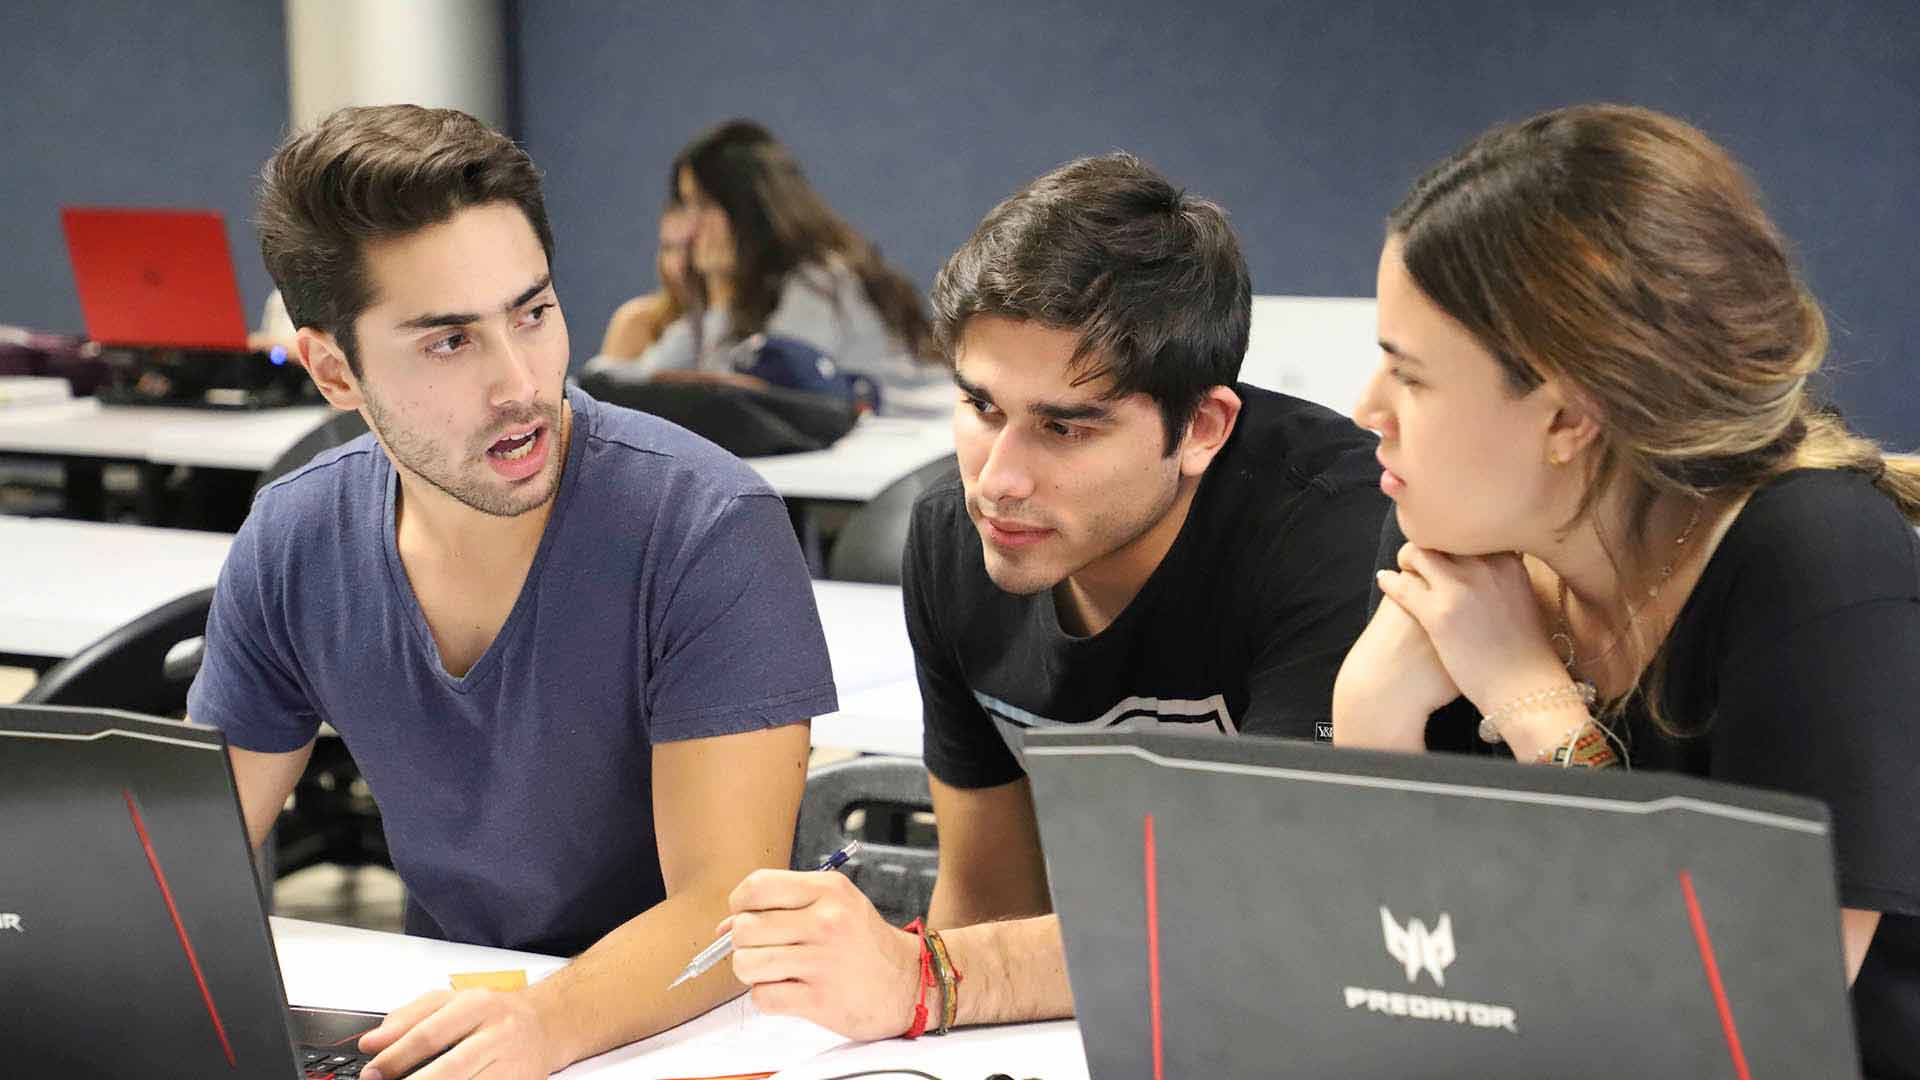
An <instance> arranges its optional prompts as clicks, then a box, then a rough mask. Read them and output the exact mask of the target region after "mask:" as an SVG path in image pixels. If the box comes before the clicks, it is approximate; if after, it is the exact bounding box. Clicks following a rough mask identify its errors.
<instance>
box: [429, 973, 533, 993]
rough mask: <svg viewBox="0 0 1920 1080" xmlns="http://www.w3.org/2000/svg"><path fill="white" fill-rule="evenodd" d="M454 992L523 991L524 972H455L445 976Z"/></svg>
mask: <svg viewBox="0 0 1920 1080" xmlns="http://www.w3.org/2000/svg"><path fill="white" fill-rule="evenodd" d="M447 981H448V982H449V983H452V984H453V988H454V989H455V990H524V989H525V988H526V985H527V973H526V972H524V971H456V972H454V973H453V974H451V975H449V976H447Z"/></svg>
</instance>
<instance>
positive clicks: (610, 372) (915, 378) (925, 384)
mask: <svg viewBox="0 0 1920 1080" xmlns="http://www.w3.org/2000/svg"><path fill="white" fill-rule="evenodd" d="M694 318H695V316H693V315H685V316H682V317H681V318H679V319H676V320H675V321H674V322H673V323H672V324H671V325H669V326H668V327H667V328H666V330H665V331H663V332H662V333H661V335H660V339H659V340H658V341H656V342H654V343H653V345H652V346H650V347H649V348H648V349H647V351H646V352H643V353H641V354H640V355H639V356H638V357H636V358H634V359H631V360H628V359H623V358H620V357H612V356H606V355H600V356H596V357H594V358H593V359H592V360H589V361H588V362H587V365H586V367H585V368H584V369H583V371H584V373H587V374H599V375H603V376H604V377H607V378H611V379H613V380H614V381H616V382H645V381H647V380H648V379H651V378H653V377H654V376H655V375H657V374H659V373H660V372H662V371H674V370H681V371H712V372H723V371H731V370H733V368H732V359H733V356H732V350H733V348H734V347H735V346H736V345H737V344H738V342H737V341H736V340H734V335H732V334H731V332H730V330H731V327H730V323H731V320H730V318H729V316H728V314H727V312H725V311H723V310H709V311H707V312H705V313H704V314H702V315H701V316H699V318H700V326H699V332H698V333H697V334H696V333H695V328H694ZM761 332H762V333H764V334H766V335H767V336H768V337H787V338H795V339H798V340H800V341H804V342H806V343H807V344H809V345H812V346H813V347H814V348H816V349H819V350H820V351H821V352H823V353H825V354H827V356H828V357H830V358H831V359H832V360H833V362H834V363H835V364H837V365H839V367H840V369H841V370H843V371H846V372H849V373H852V374H857V375H865V376H867V377H868V378H871V379H872V380H874V381H875V382H877V383H879V384H880V408H879V410H878V413H879V415H881V416H944V415H946V414H947V413H949V412H951V411H952V409H953V402H954V400H955V398H954V391H953V380H952V379H951V378H950V377H949V376H948V374H947V369H946V368H945V367H944V366H943V365H940V364H933V363H927V362H924V361H921V360H918V359H916V358H915V357H914V356H913V355H912V354H911V353H910V352H908V351H907V349H906V346H905V345H904V344H903V343H902V342H901V341H900V339H899V338H898V337H897V336H896V335H895V334H894V333H893V331H892V329H891V328H890V327H888V326H887V324H886V321H885V320H884V319H882V318H881V317H880V312H879V311H877V310H876V309H875V308H874V306H873V302H872V301H871V300H869V299H868V298H867V293H866V289H865V287H864V286H862V285H861V283H860V279H859V278H857V277H855V276H854V274H853V272H852V271H850V270H848V269H847V268H846V267H845V266H844V265H842V264H840V263H838V262H833V263H825V264H822V263H810V264H808V265H806V266H803V267H801V268H799V269H798V270H795V271H794V272H793V273H792V274H790V275H788V277H787V281H786V284H785V285H784V286H783V287H782V288H781V290H780V302H779V304H778V305H776V306H775V307H774V309H773V313H772V314H770V315H768V316H767V325H766V327H765V328H764V329H763V330H762V331H761Z"/></svg>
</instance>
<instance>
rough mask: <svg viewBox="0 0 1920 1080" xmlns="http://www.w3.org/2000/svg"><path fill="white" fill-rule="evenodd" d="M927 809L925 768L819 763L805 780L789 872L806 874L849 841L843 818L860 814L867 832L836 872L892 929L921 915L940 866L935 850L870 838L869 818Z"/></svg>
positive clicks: (881, 762) (887, 762) (902, 763)
mask: <svg viewBox="0 0 1920 1080" xmlns="http://www.w3.org/2000/svg"><path fill="white" fill-rule="evenodd" d="M932 810H933V796H932V794H931V793H930V792H929V791H928V789H927V770H926V767H925V766H924V765H922V764H920V763H919V762H918V761H914V760H912V759H909V758H897V757H860V758H854V759H852V760H850V761H841V762H836V763H834V764H832V765H823V766H821V767H820V768H817V769H815V770H813V771H812V772H811V773H809V774H808V775H807V793H806V796H805V797H804V798H803V799H801V801H800V823H799V827H798V828H797V829H796V830H795V835H794V841H793V867H794V869H796V870H811V869H813V868H814V867H816V866H819V865H820V862H821V860H823V859H825V858H826V857H827V856H828V855H830V854H832V853H833V852H835V851H837V850H839V849H840V848H841V847H842V846H844V845H845V844H846V842H847V841H848V840H852V839H855V838H856V837H855V834H854V832H853V831H852V830H850V829H849V828H848V827H847V818H848V817H849V816H850V815H852V814H853V813H854V812H855V811H863V812H864V816H865V818H866V822H867V826H866V828H864V829H862V830H861V832H862V833H863V834H864V835H861V836H859V837H858V839H859V840H860V852H859V854H857V855H855V856H854V857H853V858H852V859H849V860H848V861H847V864H846V866H845V867H843V868H842V870H843V872H844V873H845V874H846V875H847V876H848V877H849V878H851V879H852V880H853V883H854V884H855V885H857V886H859V887H860V891H861V892H863V893H865V894H866V895H867V899H869V900H872V901H873V906H874V907H875V908H877V909H878V910H879V911H880V914H881V915H883V916H885V917H886V918H887V920H888V921H889V922H892V923H893V924H894V925H896V926H898V925H900V924H902V923H905V922H906V921H908V920H909V919H912V918H914V917H915V916H918V915H925V914H926V913H927V904H928V902H929V901H931V900H932V899H933V879H934V875H935V874H936V873H937V872H938V871H939V868H940V851H939V849H938V848H937V847H933V846H928V847H921V846H914V845H909V844H907V843H904V842H890V841H889V840H880V839H875V838H874V836H873V832H874V825H875V822H876V821H877V820H882V819H884V820H888V821H892V820H896V819H897V818H898V817H899V816H901V815H906V814H912V813H915V812H926V813H931V812H932Z"/></svg>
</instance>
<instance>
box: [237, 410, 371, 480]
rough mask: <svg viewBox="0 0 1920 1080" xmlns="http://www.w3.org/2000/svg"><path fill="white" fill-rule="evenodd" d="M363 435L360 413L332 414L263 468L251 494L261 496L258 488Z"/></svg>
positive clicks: (364, 422) (365, 430)
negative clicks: (319, 454) (322, 452)
mask: <svg viewBox="0 0 1920 1080" xmlns="http://www.w3.org/2000/svg"><path fill="white" fill-rule="evenodd" d="M366 433H367V422H366V421H365V420H362V419H360V414H359V413H357V412H337V413H334V414H333V415H332V416H329V417H327V419H326V420H325V421H324V422H323V423H322V424H321V425H320V426H319V427H317V428H314V429H313V430H312V431H309V432H307V433H306V434H305V435H302V436H301V437H300V441H299V442H297V443H294V444H293V445H292V446H289V447H287V449H286V451H285V452H284V453H282V454H281V455H280V456H279V457H278V458H275V459H274V462H273V464H271V465H269V466H267V467H266V468H265V469H263V470H262V471H261V473H260V479H258V480H256V481H254V484H253V493H254V494H255V495H258V494H260V489H261V488H263V487H266V486H267V485H268V484H271V483H273V482H274V481H275V480H278V479H280V478H281V477H283V476H285V475H287V474H288V473H290V472H292V471H293V470H295V469H297V468H299V467H300V466H302V465H305V464H306V463H307V462H309V461H312V460H313V458H314V455H316V454H318V453H319V452H320V451H322V450H331V449H333V448H334V447H336V446H344V445H345V444H347V443H350V442H352V441H353V440H355V439H357V438H359V437H360V436H362V435H365V434H366Z"/></svg>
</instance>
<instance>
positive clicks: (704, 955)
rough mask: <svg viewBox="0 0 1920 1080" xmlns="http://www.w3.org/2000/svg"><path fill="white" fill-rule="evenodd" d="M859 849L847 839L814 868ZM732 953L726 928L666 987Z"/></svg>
mask: <svg viewBox="0 0 1920 1080" xmlns="http://www.w3.org/2000/svg"><path fill="white" fill-rule="evenodd" d="M859 850H860V841H858V840H849V841H847V846H846V847H843V848H841V849H840V850H839V851H836V852H834V853H833V854H831V855H829V856H827V857H826V858H825V859H824V860H822V861H821V863H820V865H819V866H818V867H816V868H815V869H816V870H837V869H839V868H840V867H842V866H845V865H846V862H847V860H848V859H851V858H853V856H854V854H855V853H856V852H858V851H859ZM732 955H733V931H732V930H728V931H727V932H726V933H724V934H721V935H720V937H719V938H718V939H716V940H715V941H714V943H713V944H711V945H709V946H707V947H706V948H704V949H701V950H700V952H699V954H698V955H696V956H695V957H694V958H693V959H692V960H689V961H687V966H686V967H685V968H684V969H682V970H681V972H680V977H679V978H677V979H675V980H673V981H672V982H670V983H668V984H667V989H669V990H671V989H673V988H674V987H676V986H679V985H680V984H681V983H683V982H686V981H687V980H688V979H693V978H698V977H699V976H701V975H705V974H706V973H707V972H709V971H711V970H713V966H714V965H715V964H718V963H719V962H720V961H722V960H725V959H726V958H727V957H729V956H732Z"/></svg>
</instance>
